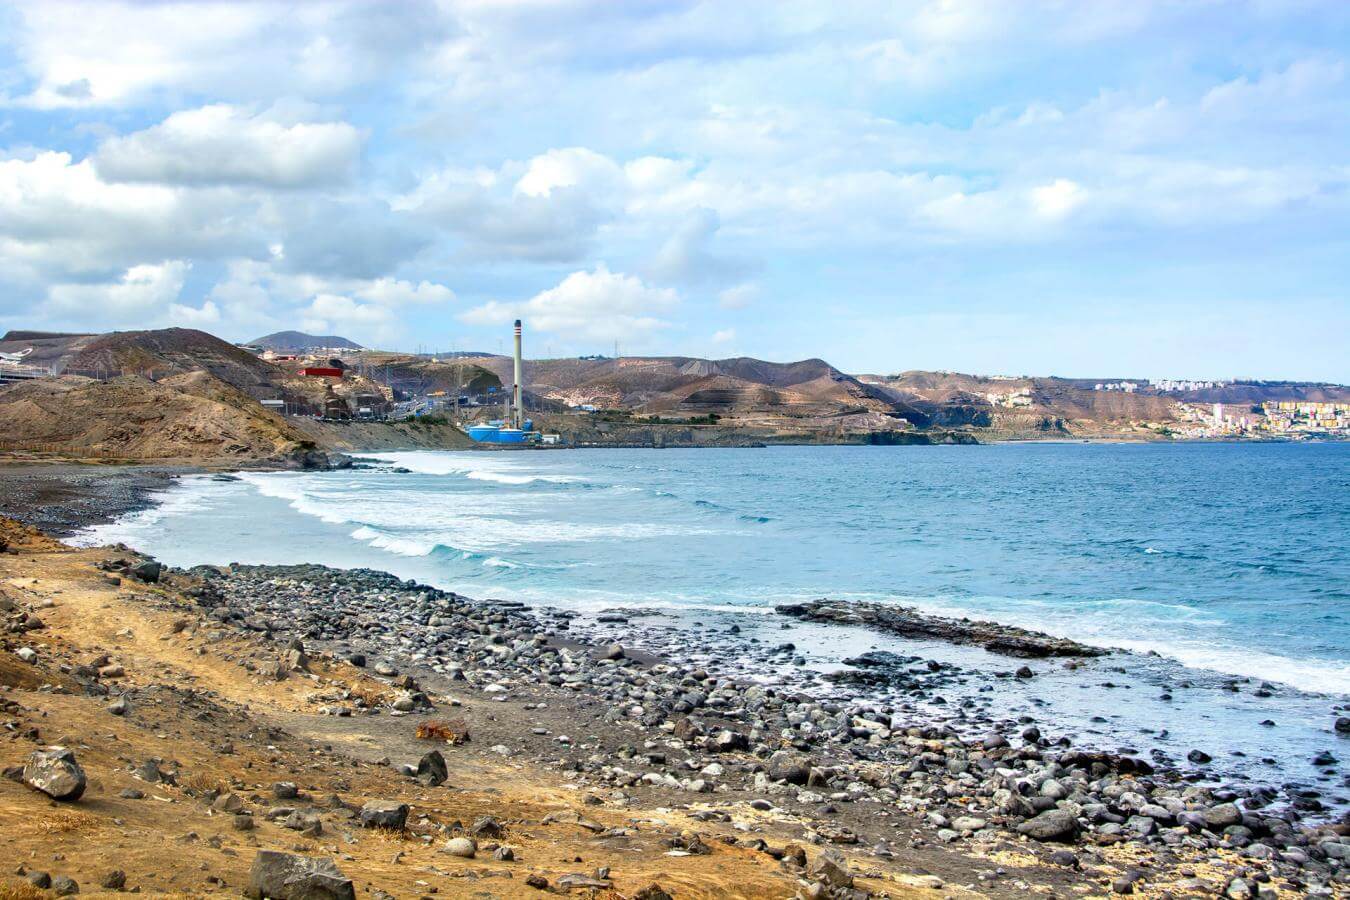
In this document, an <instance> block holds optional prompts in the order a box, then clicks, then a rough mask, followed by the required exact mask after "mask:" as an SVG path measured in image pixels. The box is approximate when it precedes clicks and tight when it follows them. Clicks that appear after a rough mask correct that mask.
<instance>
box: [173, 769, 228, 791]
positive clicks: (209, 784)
mask: <svg viewBox="0 0 1350 900" xmlns="http://www.w3.org/2000/svg"><path fill="white" fill-rule="evenodd" d="M182 786H183V787H185V788H187V789H188V790H191V791H195V792H196V793H198V794H205V793H206V792H207V791H215V792H216V793H217V794H225V793H228V792H229V790H230V788H229V785H227V784H225V783H224V782H223V781H221V780H220V779H219V778H212V777H211V776H210V775H207V774H206V773H205V772H194V773H192V774H191V775H189V776H188V777H187V778H186V779H184V780H183V782H182Z"/></svg>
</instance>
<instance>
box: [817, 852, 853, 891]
mask: <svg viewBox="0 0 1350 900" xmlns="http://www.w3.org/2000/svg"><path fill="white" fill-rule="evenodd" d="M811 877H812V878H814V879H815V880H816V881H819V882H822V883H823V884H826V885H828V886H829V887H837V888H848V887H853V874H852V873H851V872H849V870H848V863H847V862H845V861H844V858H843V857H842V856H840V855H839V854H838V853H837V852H836V851H834V850H826V851H825V852H824V853H822V854H820V856H819V857H818V858H817V859H816V861H815V863H813V864H812V866H811Z"/></svg>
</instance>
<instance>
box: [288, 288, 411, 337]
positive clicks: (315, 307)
mask: <svg viewBox="0 0 1350 900" xmlns="http://www.w3.org/2000/svg"><path fill="white" fill-rule="evenodd" d="M301 316H302V318H301V324H300V327H301V328H303V329H304V330H306V331H313V332H321V333H324V334H333V333H341V332H344V331H346V332H350V333H356V334H362V335H371V336H373V337H374V338H375V339H376V340H388V339H390V338H391V337H392V336H394V335H395V334H396V331H397V330H396V328H395V320H394V316H393V313H391V312H390V311H389V310H388V309H386V308H385V307H383V306H378V305H376V304H373V303H357V302H356V301H355V300H353V299H352V298H350V297H344V296H342V295H339V294H319V295H318V296H316V297H315V298H314V299H313V300H312V301H310V304H309V306H307V307H305V308H304V309H303V310H301Z"/></svg>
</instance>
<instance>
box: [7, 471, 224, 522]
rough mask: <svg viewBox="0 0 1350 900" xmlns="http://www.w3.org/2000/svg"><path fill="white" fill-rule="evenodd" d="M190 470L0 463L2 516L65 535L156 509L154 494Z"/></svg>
mask: <svg viewBox="0 0 1350 900" xmlns="http://www.w3.org/2000/svg"><path fill="white" fill-rule="evenodd" d="M199 471H201V469H199V468H196V467H192V466H139V465H94V464H82V463H68V462H53V463H30V462H17V463H3V464H0V516H5V517H7V518H10V519H14V520H15V521H18V522H23V523H24V524H25V525H31V526H33V527H35V528H40V529H42V530H43V531H45V532H47V533H48V534H51V535H54V536H56V537H66V536H68V535H71V534H74V533H75V532H77V531H79V530H80V529H82V528H88V527H89V526H91V525H101V524H103V523H105V522H111V521H113V520H114V519H116V518H118V517H120V516H124V515H126V514H127V513H131V512H136V511H137V510H141V509H146V508H148V507H150V506H153V505H154V500H153V495H154V494H155V493H156V492H158V491H163V490H165V489H166V488H168V487H169V486H170V485H172V484H173V482H174V479H175V478H177V477H178V476H180V475H185V474H189V473H192V472H199Z"/></svg>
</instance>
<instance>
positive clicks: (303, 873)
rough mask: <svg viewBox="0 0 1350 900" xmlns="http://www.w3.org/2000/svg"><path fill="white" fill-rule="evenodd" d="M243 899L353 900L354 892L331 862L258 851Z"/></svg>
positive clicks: (348, 880)
mask: <svg viewBox="0 0 1350 900" xmlns="http://www.w3.org/2000/svg"><path fill="white" fill-rule="evenodd" d="M244 896H245V897H251V898H253V900H262V898H264V897H271V898H273V900H356V890H355V888H353V887H352V880H351V879H350V878H348V877H347V876H345V875H343V874H342V873H341V872H340V871H338V867H337V866H336V865H334V864H333V861H332V860H331V859H328V858H326V857H319V856H296V855H294V854H291V853H281V852H279V851H276V850H259V851H258V855H257V856H256V857H254V859H253V868H252V869H251V870H250V871H249V873H248V887H247V888H245V889H244Z"/></svg>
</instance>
